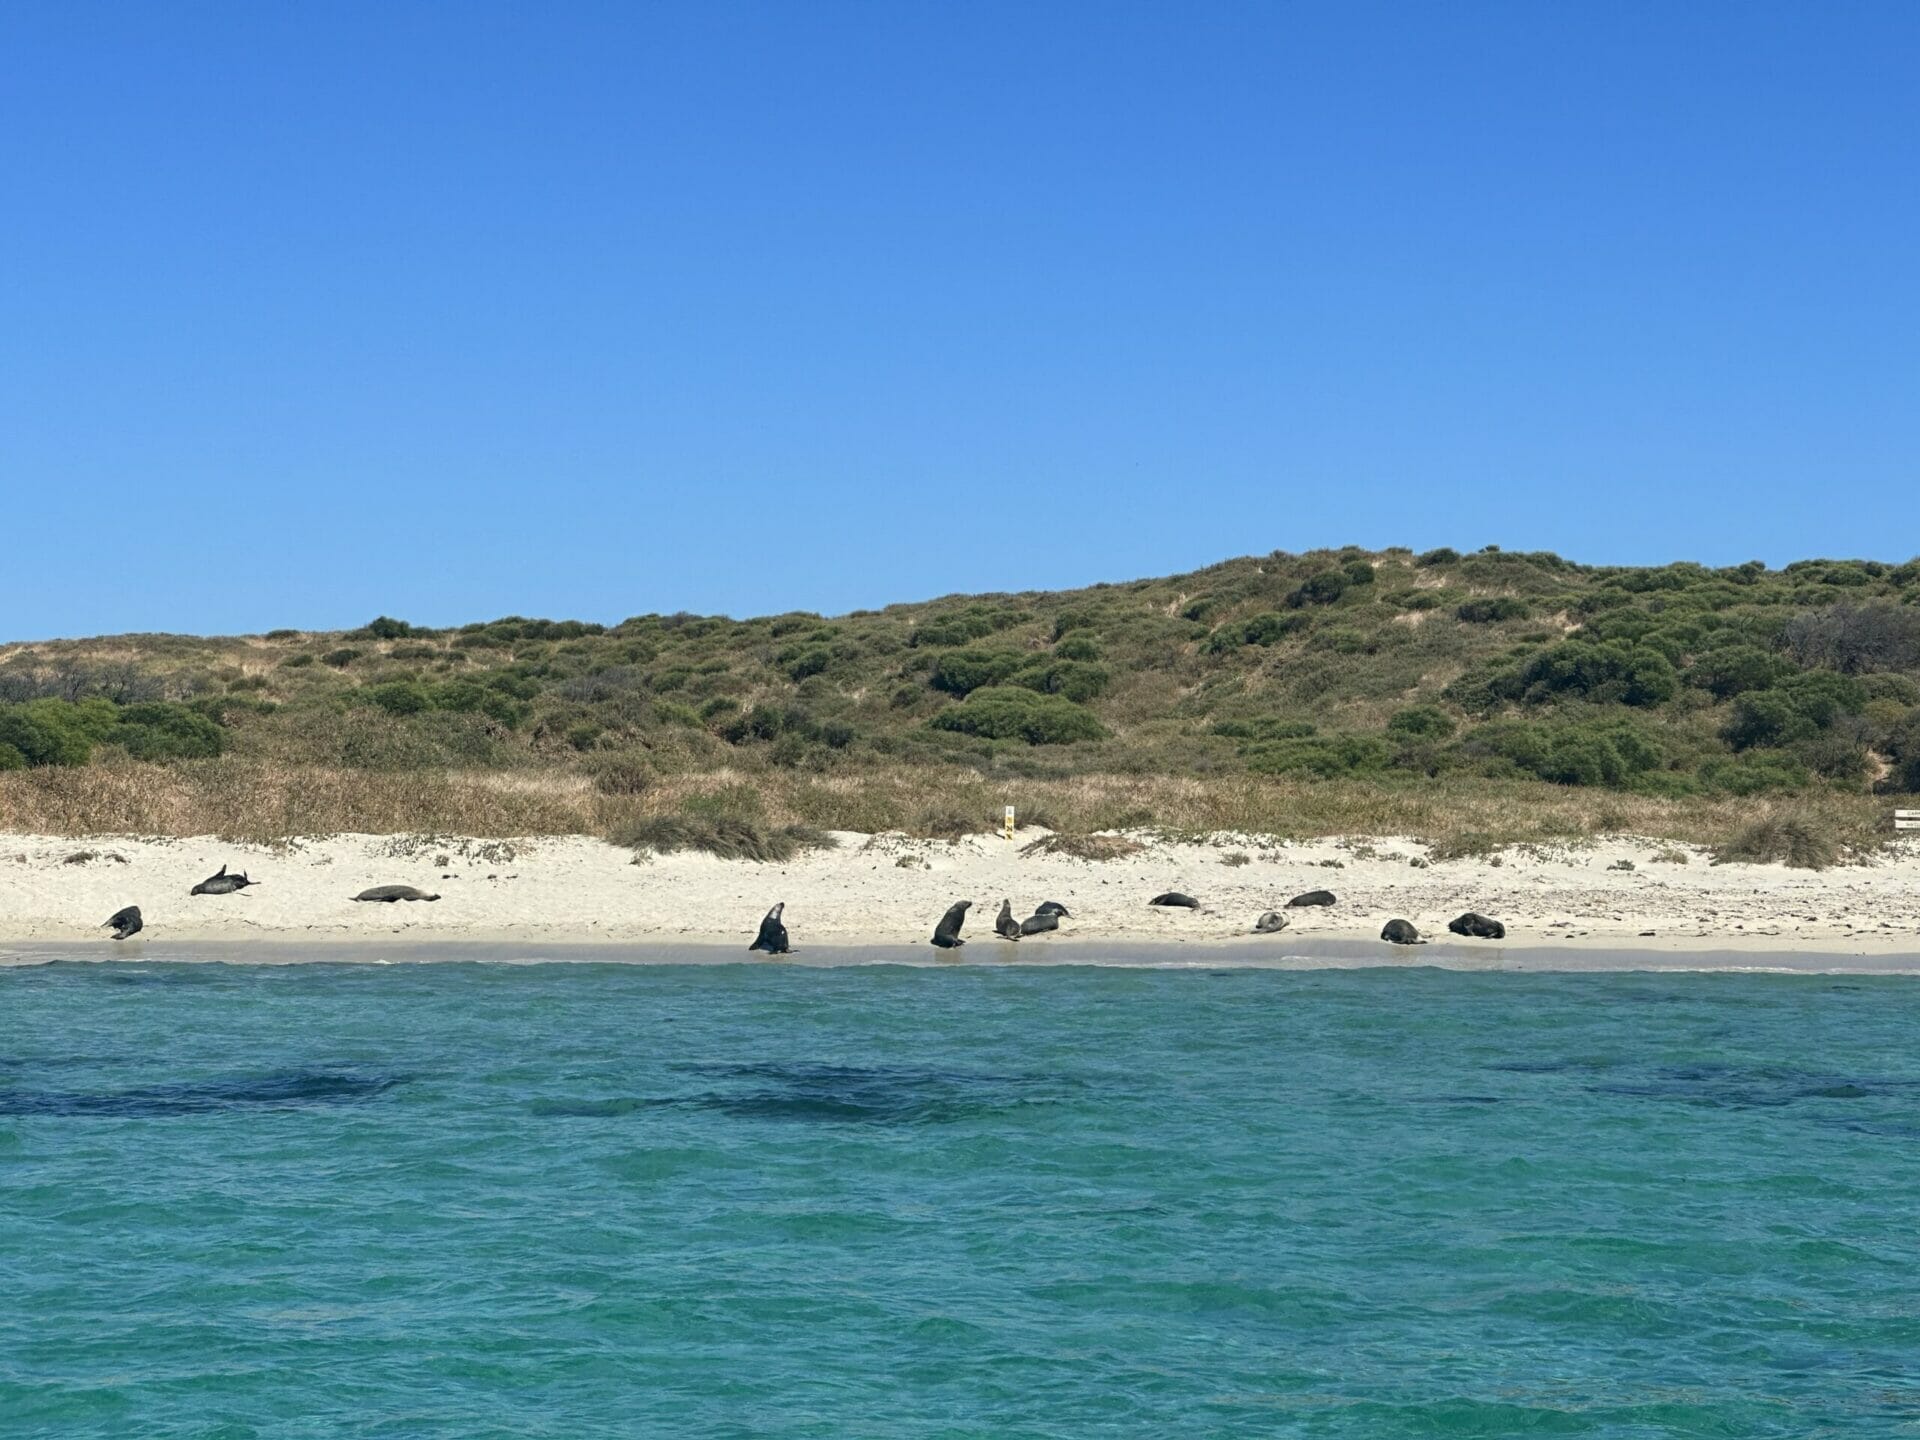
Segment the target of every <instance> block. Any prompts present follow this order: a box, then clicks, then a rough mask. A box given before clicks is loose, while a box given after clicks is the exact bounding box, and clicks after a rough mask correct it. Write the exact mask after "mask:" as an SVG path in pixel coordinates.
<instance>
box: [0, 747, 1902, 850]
mask: <svg viewBox="0 0 1920 1440" xmlns="http://www.w3.org/2000/svg"><path fill="white" fill-rule="evenodd" d="M1009 804H1013V805H1018V806H1019V807H1020V811H1021V814H1022V815H1029V814H1038V813H1044V814H1045V815H1046V816H1047V818H1048V819H1049V820H1050V821H1052V822H1053V824H1054V826H1055V828H1057V829H1058V830H1059V831H1060V832H1061V834H1062V835H1064V836H1069V837H1071V836H1081V837H1085V836H1091V835H1093V834H1094V833H1095V832H1098V831H1103V830H1118V829H1135V828H1140V827H1145V826H1155V827H1159V828H1162V829H1166V830H1170V831H1185V832H1198V831H1240V832H1244V833H1248V834H1265V835H1273V836H1277V837H1283V838H1288V839H1312V838H1316V837H1320V836H1327V835H1405V836H1409V837H1412V838H1414V839H1418V840H1424V841H1426V842H1428V843H1430V844H1433V845H1436V846H1438V847H1440V848H1441V849H1442V851H1450V852H1452V853H1466V852H1468V851H1484V850H1489V849H1494V848H1498V847H1500V846H1505V845H1513V844H1519V843H1523V842H1526V841H1548V840H1569V839H1581V838H1585V837H1588V836H1593V835H1598V834H1608V833H1626V834H1634V835H1644V836H1647V837H1648V838H1650V839H1659V840H1673V841H1685V842H1688V843H1691V844H1697V845H1708V846H1718V845H1723V844H1725V843H1727V842H1728V841H1730V840H1732V839H1733V838H1734V837H1735V836H1736V835H1738V834H1739V833H1740V832H1741V831H1742V830H1744V829H1745V828H1746V827H1748V826H1750V825H1752V824H1754V822H1756V821H1758V820H1763V819H1766V818H1767V817H1769V816H1772V815H1775V814H1782V813H1791V814H1793V815H1794V816H1796V817H1800V818H1802V819H1804V820H1805V821H1807V822H1808V823H1810V824H1814V825H1817V826H1819V827H1821V828H1822V829H1823V831H1824V832H1826V833H1828V834H1830V835H1832V836H1833V837H1834V839H1835V841H1836V843H1837V844H1839V845H1840V846H1842V847H1843V848H1845V849H1848V850H1855V851H1865V850H1870V849H1873V848H1874V847H1876V846H1877V845H1879V844H1880V843H1882V842H1883V841H1884V840H1885V839H1886V837H1887V833H1890V832H1887V831H1886V820H1885V812H1884V807H1883V805H1882V804H1881V803H1880V802H1879V801H1876V800H1874V799H1873V798H1872V797H1869V796H1865V795H1845V794H1840V793H1837V792H1836V793H1832V794H1826V795H1816V796H1804V795H1802V796H1795V797H1793V798H1792V799H1791V800H1790V801H1781V802H1773V801H1767V800H1759V799H1733V798H1721V799H1689V800H1661V799H1654V798H1650V797H1644V796H1635V795H1623V794H1618V793H1615V792H1611V791H1605V790H1587V789H1573V788H1569V787H1565V786H1558V785H1548V784H1544V783H1540V782H1532V781H1490V780H1482V779H1467V778H1461V779H1443V780H1433V781H1410V782H1402V783H1380V782H1374V781H1361V780H1330V781H1312V780H1293V779H1273V778H1262V777H1249V776H1243V775H1233V776H1225V777H1220V778H1195V777H1184V776H1163V775H1114V774H1105V775H1082V776H1074V777H1071V778H1060V779H1033V778H994V777H988V776H984V775H981V774H979V773H978V772H977V771H972V770H966V769H962V768H959V767H914V768H909V767H905V766H902V767H898V768H893V769H883V770H874V771H861V772H858V773H846V774H835V773H828V774H814V773H810V772H804V771H788V770H768V771H759V772H750V771H744V770H732V769H719V770H711V771H706V772H702V773H698V774H689V775H663V776H660V777H658V779H657V780H656V781H655V782H654V783H653V784H651V785H650V786H648V787H647V788H646V789H645V791H644V792H643V793H640V794H615V795H609V794H605V793H603V792H602V791H601V790H600V789H598V788H597V787H596V786H595V785H594V783H593V781H592V779H591V778H589V777H588V776H585V775H582V774H579V773H577V772H569V771H564V770H558V769H553V770H516V771H459V770H405V771H377V772H376V771H363V770H349V769H334V768H329V767H324V766H302V765H289V764H283V763H280V762H276V761H265V760H245V759H241V758H238V757H233V756H229V757H227V758H225V759H222V760H209V761H197V762H189V763H183V764H177V765H147V764H141V763H138V762H133V761H125V760H122V761H118V762H115V763H104V764H94V765H88V766H83V767H78V768H74V769H61V768H48V769H37V770H16V771H7V772H0V830H7V831H13V832H16V833H33V834H43V835H72V836H85V835H129V834H140V835H221V836H225V837H228V838H230V839H234V840H246V841H253V842H257V843H266V842H270V841H273V840H278V839H283V838H285V837H287V836H291V835H321V834H335V833H339V832H342V831H359V832H366V833H373V834H397V833H402V832H419V831H430V832H434V833H439V834H446V835H470V836H480V837H499V836H510V835H573V834H578V835H607V834H611V833H613V832H614V831H615V830H616V829H617V828H618V827H620V826H622V825H629V824H632V823H635V822H637V821H640V820H644V819H647V818H649V817H655V816H681V815H697V814H707V815H741V816H745V817H746V818H749V819H752V820H754V821H756V822H757V823H759V824H762V825H765V826H769V827H773V828H776V829H777V828H780V827H784V826H789V825H801V826H811V827H813V828H815V829H821V830H857V831H863V832H866V833H869V834H873V833H879V832H881V831H903V832H905V833H906V834H909V835H915V836H952V835H955V834H965V833H970V832H978V831H988V830H994V829H997V828H999V817H1000V814H1001V809H1002V807H1003V806H1006V805H1009Z"/></svg>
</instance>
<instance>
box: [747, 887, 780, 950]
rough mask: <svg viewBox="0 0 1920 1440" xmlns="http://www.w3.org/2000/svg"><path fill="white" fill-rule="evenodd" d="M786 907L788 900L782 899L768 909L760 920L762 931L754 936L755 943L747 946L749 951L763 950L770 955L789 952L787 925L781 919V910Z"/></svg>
mask: <svg viewBox="0 0 1920 1440" xmlns="http://www.w3.org/2000/svg"><path fill="white" fill-rule="evenodd" d="M786 908H787V902H786V901H784V900H782V901H781V902H780V903H779V904H778V905H776V906H774V907H773V908H772V909H771V910H769V911H767V913H766V915H765V916H763V917H762V918H761V921H760V933H759V934H758V935H756V936H754V937H753V943H752V944H751V945H749V946H747V949H748V950H749V951H753V950H763V951H765V952H766V953H767V954H769V955H785V954H786V953H787V949H788V946H787V927H786V926H785V925H784V924H782V923H781V920H780V912H781V911H783V910H785V909H786Z"/></svg>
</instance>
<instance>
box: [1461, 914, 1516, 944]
mask: <svg viewBox="0 0 1920 1440" xmlns="http://www.w3.org/2000/svg"><path fill="white" fill-rule="evenodd" d="M1447 929H1449V930H1451V931H1452V932H1453V933H1454V934H1456V935H1465V936H1468V937H1470V938H1471V939H1474V940H1504V939H1506V938H1507V927H1506V926H1504V925H1502V924H1501V923H1500V922H1499V921H1498V920H1489V919H1488V918H1487V917H1486V916H1484V915H1476V914H1474V913H1473V911H1471V910H1469V911H1467V913H1466V914H1464V915H1459V916H1455V917H1454V918H1453V919H1452V920H1449V921H1448V922H1447Z"/></svg>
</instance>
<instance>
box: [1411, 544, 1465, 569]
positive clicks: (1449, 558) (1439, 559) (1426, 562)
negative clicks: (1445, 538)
mask: <svg viewBox="0 0 1920 1440" xmlns="http://www.w3.org/2000/svg"><path fill="white" fill-rule="evenodd" d="M1413 563H1414V564H1416V565H1420V566H1424V567H1428V568H1431V567H1432V566H1435V565H1457V564H1459V563H1460V552H1459V551H1458V550H1455V549H1453V548H1451V547H1450V546H1446V545H1442V546H1440V547H1439V548H1438V549H1435V550H1429V551H1427V552H1426V553H1425V554H1423V555H1421V556H1419V557H1418V558H1417V559H1415V560H1414V562H1413Z"/></svg>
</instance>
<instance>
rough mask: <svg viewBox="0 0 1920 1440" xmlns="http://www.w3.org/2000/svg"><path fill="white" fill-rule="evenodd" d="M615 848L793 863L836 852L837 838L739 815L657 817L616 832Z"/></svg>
mask: <svg viewBox="0 0 1920 1440" xmlns="http://www.w3.org/2000/svg"><path fill="white" fill-rule="evenodd" d="M607 839H608V840H610V841H612V842H613V843H614V844H615V845H624V846H626V847H627V848H629V849H631V850H634V851H638V852H644V853H650V854H666V853H670V852H672V851H676V850H704V851H705V852H706V853H707V854H709V855H717V856H719V857H720V858H721V859H722V860H761V861H766V860H791V859H792V858H793V857H794V856H795V855H797V854H799V853H800V852H801V851H802V850H815V849H831V848H832V847H833V845H834V843H835V842H834V839H833V837H832V836H831V835H828V834H825V833H824V832H822V831H819V830H815V829H813V828H812V827H811V826H807V825H786V826H782V827H780V828H779V829H769V828H767V827H766V826H763V825H759V824H756V823H755V822H754V821H752V820H744V819H740V818H738V817H735V816H699V815H690V816H672V815H656V816H653V817H651V818H649V819H645V820H636V821H634V822H633V823H632V824H630V825H624V826H621V827H620V828H618V829H616V830H615V831H613V832H612V833H611V834H609V835H608V836H607Z"/></svg>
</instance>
